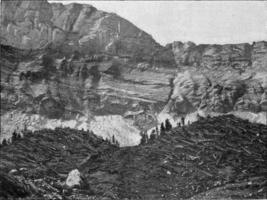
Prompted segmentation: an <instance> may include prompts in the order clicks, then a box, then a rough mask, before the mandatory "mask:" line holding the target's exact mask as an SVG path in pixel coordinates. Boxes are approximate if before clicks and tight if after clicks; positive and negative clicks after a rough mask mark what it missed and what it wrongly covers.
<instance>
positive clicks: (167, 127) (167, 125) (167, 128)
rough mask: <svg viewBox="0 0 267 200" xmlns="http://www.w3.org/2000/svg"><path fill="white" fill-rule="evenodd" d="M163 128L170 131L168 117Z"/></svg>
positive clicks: (170, 126)
mask: <svg viewBox="0 0 267 200" xmlns="http://www.w3.org/2000/svg"><path fill="white" fill-rule="evenodd" d="M165 129H166V131H170V130H171V129H172V125H171V122H170V121H169V119H166V120H165Z"/></svg>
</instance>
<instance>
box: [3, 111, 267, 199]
mask: <svg viewBox="0 0 267 200" xmlns="http://www.w3.org/2000/svg"><path fill="white" fill-rule="evenodd" d="M266 133H267V126H265V125H260V124H252V123H249V122H248V121H245V120H241V119H238V118H236V117H234V116H232V115H227V116H220V117H212V118H207V119H202V120H200V121H198V122H194V123H192V124H191V125H188V126H185V127H177V128H174V129H172V130H171V131H168V132H166V133H165V134H161V135H160V136H158V137H156V139H154V140H149V141H148V143H146V144H142V145H139V146H133V147H123V148H119V147H117V146H116V145H112V144H111V143H110V142H108V141H104V140H102V139H101V138H98V137H96V136H95V135H94V134H92V133H91V132H88V131H87V132H86V131H77V130H74V129H68V128H67V129H66V128H65V129H62V128H58V129H56V130H49V129H47V130H42V131H36V132H34V133H25V135H24V137H23V138H21V139H17V140H15V141H14V142H13V143H12V144H9V145H6V146H2V147H1V150H0V171H1V175H0V176H1V179H0V180H1V181H0V187H1V190H0V191H1V192H0V195H1V197H2V198H7V197H9V198H10V199H12V198H16V197H22V198H25V199H37V198H43V199H125V200H126V199H246V198H247V199H248V198H249V199H251V198H253V199H255V198H266V197H267V196H266V193H267V187H266V173H267V171H266V153H267V148H266V143H267V135H266ZM74 169H78V171H79V173H80V179H79V185H77V186H75V187H73V186H72V185H69V183H68V181H66V180H67V177H68V173H69V172H71V171H72V170H74ZM72 172H73V173H74V172H75V171H72ZM68 179H69V178H68Z"/></svg>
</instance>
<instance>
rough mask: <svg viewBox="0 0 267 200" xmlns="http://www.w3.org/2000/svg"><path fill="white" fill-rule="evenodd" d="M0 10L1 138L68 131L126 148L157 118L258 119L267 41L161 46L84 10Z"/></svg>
mask: <svg viewBox="0 0 267 200" xmlns="http://www.w3.org/2000/svg"><path fill="white" fill-rule="evenodd" d="M1 6H2V8H1V11H2V13H1V43H2V45H1V60H0V63H1V133H4V134H1V137H5V136H4V135H8V133H11V132H12V131H13V130H14V129H24V127H25V128H28V129H40V128H45V127H46V128H54V127H57V126H69V127H72V128H78V129H92V130H93V131H94V132H95V133H97V134H98V135H101V136H104V137H111V136H112V135H115V136H116V137H117V138H118V140H119V141H120V143H121V144H122V145H133V144H137V143H138V141H139V139H140V136H139V131H140V130H148V129H150V128H152V127H154V126H155V125H157V123H158V121H160V120H161V119H162V118H163V117H162V116H168V117H171V118H173V122H174V123H175V121H176V118H179V116H181V115H188V114H189V113H191V114H192V113H196V112H200V111H201V112H202V113H215V114H218V113H228V112H234V113H235V114H237V115H239V116H243V117H247V118H250V119H252V117H251V115H253V116H254V117H253V120H255V121H258V122H261V123H265V121H266V116H264V114H263V113H264V112H266V109H267V105H266V103H267V99H266V98H267V97H266V96H267V78H266V77H267V73H266V71H267V42H264V41H262V42H255V43H253V44H233V45H230V44H229V45H196V44H194V43H191V42H188V43H181V42H174V43H172V44H168V45H167V46H165V47H163V46H161V45H159V44H158V43H157V42H156V41H154V39H153V38H152V37H151V36H150V35H149V34H147V33H145V32H144V31H142V30H140V29H138V28H137V27H136V26H135V25H133V24H132V23H130V22H128V21H127V20H125V19H123V18H121V17H119V16H118V15H116V14H113V13H106V12H103V11H99V10H97V9H96V8H94V7H93V6H90V5H85V4H84V5H82V4H68V5H63V4H55V3H51V4H49V3H48V2H47V1H46V0H42V1H6V0H3V1H2V5H1ZM188 119H189V118H188ZM190 119H191V118H190ZM191 120H193V118H192V119H191Z"/></svg>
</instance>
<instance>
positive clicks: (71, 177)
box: [66, 169, 82, 188]
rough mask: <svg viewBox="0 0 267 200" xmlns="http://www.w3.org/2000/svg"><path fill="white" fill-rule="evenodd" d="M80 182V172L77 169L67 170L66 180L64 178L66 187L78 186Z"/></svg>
mask: <svg viewBox="0 0 267 200" xmlns="http://www.w3.org/2000/svg"><path fill="white" fill-rule="evenodd" d="M81 183H82V179H81V173H80V172H79V170H78V169H74V170H72V171H70V172H69V174H68V177H67V180H66V185H67V186H68V187H71V188H72V187H75V186H80V185H81Z"/></svg>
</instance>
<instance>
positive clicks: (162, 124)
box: [160, 122, 165, 135]
mask: <svg viewBox="0 0 267 200" xmlns="http://www.w3.org/2000/svg"><path fill="white" fill-rule="evenodd" d="M160 134H161V135H163V134H165V126H164V123H163V122H162V123H161V125H160Z"/></svg>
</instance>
